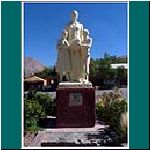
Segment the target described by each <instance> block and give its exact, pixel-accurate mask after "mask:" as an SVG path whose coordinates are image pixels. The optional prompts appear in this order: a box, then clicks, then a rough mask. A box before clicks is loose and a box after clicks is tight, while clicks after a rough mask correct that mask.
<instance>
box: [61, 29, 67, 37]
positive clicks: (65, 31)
mask: <svg viewBox="0 0 150 150" xmlns="http://www.w3.org/2000/svg"><path fill="white" fill-rule="evenodd" d="M67 36H68V32H67V30H65V29H64V30H63V32H62V35H61V37H62V39H66V38H67Z"/></svg>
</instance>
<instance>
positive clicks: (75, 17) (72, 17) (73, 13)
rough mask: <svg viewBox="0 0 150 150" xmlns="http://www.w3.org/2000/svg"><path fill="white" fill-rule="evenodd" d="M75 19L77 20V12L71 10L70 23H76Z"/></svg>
mask: <svg viewBox="0 0 150 150" xmlns="http://www.w3.org/2000/svg"><path fill="white" fill-rule="evenodd" d="M77 19H78V12H77V11H76V10H73V11H72V12H71V21H72V22H75V21H77Z"/></svg>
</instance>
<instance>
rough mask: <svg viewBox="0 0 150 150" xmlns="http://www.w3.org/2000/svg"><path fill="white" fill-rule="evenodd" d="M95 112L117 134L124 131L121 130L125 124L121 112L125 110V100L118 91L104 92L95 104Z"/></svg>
mask: <svg viewBox="0 0 150 150" xmlns="http://www.w3.org/2000/svg"><path fill="white" fill-rule="evenodd" d="M96 112H97V114H98V115H99V116H100V117H101V120H103V121H104V122H106V123H108V124H109V125H110V128H111V129H112V130H114V131H116V132H117V133H118V134H119V135H121V134H124V133H125V132H126V131H124V132H123V130H122V128H123V127H124V125H125V117H124V115H122V114H124V113H126V112H127V101H126V100H125V99H122V97H121V96H120V93H119V91H114V92H110V93H108V94H106V93H104V94H103V96H102V98H101V100H100V101H98V102H97V104H96ZM121 116H122V117H121ZM120 122H122V124H120ZM126 128H127V124H126Z"/></svg>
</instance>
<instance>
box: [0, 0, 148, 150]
mask: <svg viewBox="0 0 150 150" xmlns="http://www.w3.org/2000/svg"><path fill="white" fill-rule="evenodd" d="M148 4H149V2H148V1H147V2H142V1H141V2H139V1H138V2H133V1H132V2H129V11H130V14H129V39H130V40H129V56H130V58H129V61H130V64H129V67H130V74H129V83H130V85H129V87H130V91H129V92H130V93H129V98H130V100H129V109H130V112H129V113H130V114H129V115H130V118H129V119H130V120H129V121H130V122H129V123H130V128H129V129H130V131H129V139H130V141H129V147H130V148H132V149H133V148H145V149H146V148H148V147H149V142H148V141H149V132H148V131H149V128H148V127H149V119H148V116H149V115H148V112H149V106H148V104H149V92H148V91H149V84H148V83H149V78H148V77H149V69H148V66H149V65H148V61H149V57H148V56H149V55H148V54H149V34H148V33H149V28H148V27H149V23H148V21H149V20H148V12H149V7H148ZM1 22H2V24H1V31H2V33H1V34H2V35H1V36H2V39H1V43H2V45H1V50H2V52H1V57H2V58H1V65H2V67H1V81H2V83H1V87H2V88H1V94H2V95H1V97H2V102H1V115H2V116H1V122H2V125H1V127H2V129H1V131H2V138H1V139H2V140H1V144H2V148H6V149H10V148H16V149H20V148H21V54H22V52H21V2H19V1H12V2H10V1H7V2H6V1H2V2H1Z"/></svg>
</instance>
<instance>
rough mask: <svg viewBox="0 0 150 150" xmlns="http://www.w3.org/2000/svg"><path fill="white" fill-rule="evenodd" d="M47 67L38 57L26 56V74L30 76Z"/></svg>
mask: <svg viewBox="0 0 150 150" xmlns="http://www.w3.org/2000/svg"><path fill="white" fill-rule="evenodd" d="M44 69H45V67H44V65H42V64H41V63H40V62H39V61H38V60H37V59H34V58H32V57H26V56H25V58H24V76H25V77H29V76H31V75H33V74H34V73H35V72H39V71H42V70H44Z"/></svg>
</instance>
